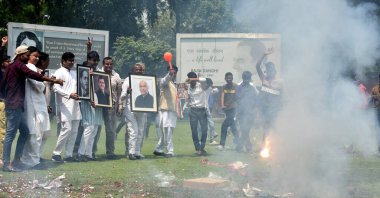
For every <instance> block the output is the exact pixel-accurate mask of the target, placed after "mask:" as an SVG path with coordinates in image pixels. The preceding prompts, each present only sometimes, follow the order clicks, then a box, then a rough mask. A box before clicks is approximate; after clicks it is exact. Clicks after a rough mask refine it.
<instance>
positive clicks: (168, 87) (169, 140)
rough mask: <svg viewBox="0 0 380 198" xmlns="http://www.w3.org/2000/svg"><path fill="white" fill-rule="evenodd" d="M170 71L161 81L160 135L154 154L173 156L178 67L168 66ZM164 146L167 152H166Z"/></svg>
mask: <svg viewBox="0 0 380 198" xmlns="http://www.w3.org/2000/svg"><path fill="white" fill-rule="evenodd" d="M168 71H169V72H168V73H167V74H166V76H165V77H163V78H162V79H161V81H160V104H159V114H160V127H161V128H162V130H161V131H160V132H161V133H160V135H159V137H158V139H159V140H158V143H157V146H156V149H155V150H154V152H153V154H154V155H157V156H165V157H173V156H174V147H173V129H174V128H175V127H176V124H177V87H176V85H175V80H176V76H177V72H178V67H176V66H175V65H173V67H168ZM164 147H166V149H167V153H164V152H163V151H164Z"/></svg>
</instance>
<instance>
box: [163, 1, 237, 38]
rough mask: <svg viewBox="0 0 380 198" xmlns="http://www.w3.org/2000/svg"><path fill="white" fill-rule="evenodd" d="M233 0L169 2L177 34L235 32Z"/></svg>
mask: <svg viewBox="0 0 380 198" xmlns="http://www.w3.org/2000/svg"><path fill="white" fill-rule="evenodd" d="M232 2H233V1H232V0H209V1H203V0H193V1H186V0H168V4H169V7H170V9H171V10H172V11H173V15H174V17H175V20H176V27H175V29H176V33H216V32H234V31H235V30H236V25H235V22H234V19H233V12H232V8H233V5H234V4H233V3H232Z"/></svg>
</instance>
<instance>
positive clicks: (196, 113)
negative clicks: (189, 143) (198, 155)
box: [189, 107, 207, 151]
mask: <svg viewBox="0 0 380 198" xmlns="http://www.w3.org/2000/svg"><path fill="white" fill-rule="evenodd" d="M189 117H190V128H191V134H192V138H193V143H194V147H195V150H197V151H198V150H203V149H204V148H205V146H206V140H207V114H206V109H205V108H193V107H192V108H190V113H189ZM198 122H199V123H200V125H201V131H202V136H201V143H200V144H199V138H198Z"/></svg>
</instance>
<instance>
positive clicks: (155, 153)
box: [153, 151, 165, 156]
mask: <svg viewBox="0 0 380 198" xmlns="http://www.w3.org/2000/svg"><path fill="white" fill-rule="evenodd" d="M153 154H154V155H157V156H165V153H163V152H158V151H154V152H153Z"/></svg>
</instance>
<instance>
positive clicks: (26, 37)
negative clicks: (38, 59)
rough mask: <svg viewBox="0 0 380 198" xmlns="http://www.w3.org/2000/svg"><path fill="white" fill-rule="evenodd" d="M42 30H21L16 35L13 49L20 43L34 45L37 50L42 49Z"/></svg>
mask: <svg viewBox="0 0 380 198" xmlns="http://www.w3.org/2000/svg"><path fill="white" fill-rule="evenodd" d="M42 34H43V33H42V32H39V31H36V32H32V31H22V32H20V33H19V34H18V35H17V37H16V46H15V49H16V48H17V47H18V46H20V45H27V46H33V47H36V48H37V49H39V50H41V51H42V50H43V45H42V41H41V40H42Z"/></svg>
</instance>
